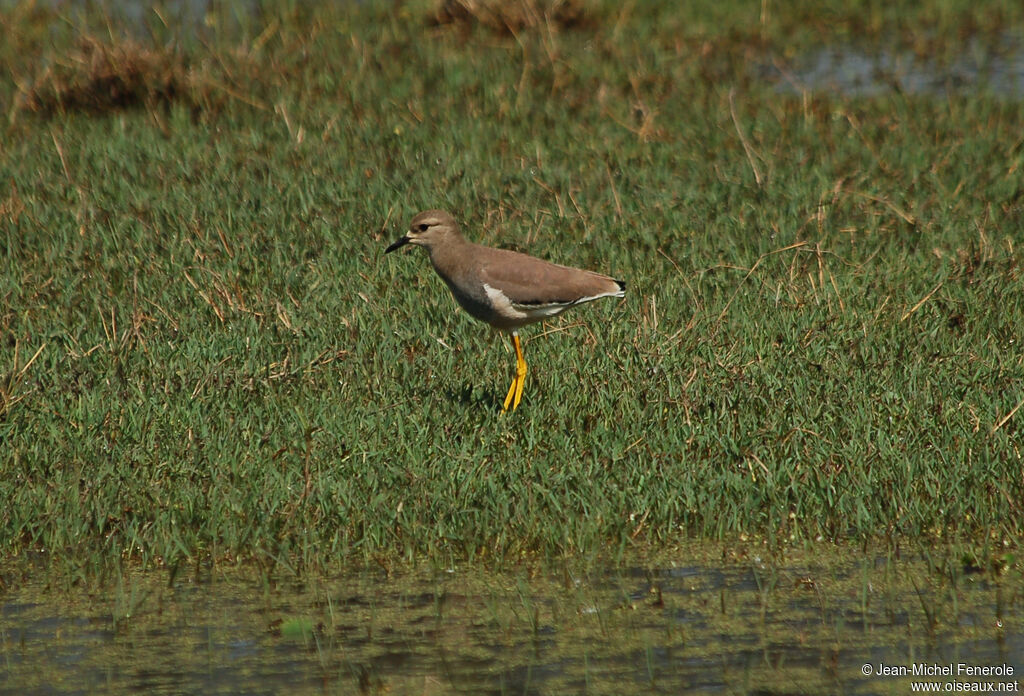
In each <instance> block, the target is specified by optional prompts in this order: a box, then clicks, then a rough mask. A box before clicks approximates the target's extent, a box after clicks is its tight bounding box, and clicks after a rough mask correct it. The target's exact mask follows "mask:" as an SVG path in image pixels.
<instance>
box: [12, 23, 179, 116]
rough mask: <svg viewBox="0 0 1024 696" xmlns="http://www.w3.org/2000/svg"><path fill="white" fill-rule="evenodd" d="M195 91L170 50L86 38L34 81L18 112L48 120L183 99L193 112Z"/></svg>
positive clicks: (130, 41) (126, 42) (128, 42)
mask: <svg viewBox="0 0 1024 696" xmlns="http://www.w3.org/2000/svg"><path fill="white" fill-rule="evenodd" d="M196 87H197V85H196V80H194V78H193V75H192V73H191V71H190V70H189V69H188V67H187V66H186V65H185V62H184V60H183V59H182V58H181V56H179V55H178V54H176V53H175V52H173V51H171V50H166V49H152V48H146V47H144V46H142V45H140V44H139V43H136V42H135V41H132V40H124V41H120V42H116V43H106V42H103V41H100V40H98V39H96V38H94V37H84V38H83V39H82V40H81V41H80V42H79V43H78V45H77V46H75V47H74V48H73V49H71V50H70V51H69V52H68V53H67V54H66V55H63V56H58V57H56V58H55V59H54V60H53V61H52V62H51V63H50V65H48V66H47V67H46V68H45V69H44V70H43V71H42V73H41V74H40V75H38V76H37V77H36V78H35V80H34V81H33V82H32V84H31V86H30V87H29V88H28V89H27V90H26V91H25V92H24V93H23V97H22V100H21V104H20V106H21V109H22V110H26V111H33V112H37V113H41V114H43V115H47V116H50V115H53V114H56V113H65V112H69V111H84V112H88V113H103V112H108V111H113V110H121V109H131V108H136V107H147V108H148V107H153V106H156V105H166V104H169V103H171V102H174V101H177V100H181V99H184V100H187V101H188V102H189V103H190V104H191V105H193V106H196V105H197V99H198V94H197V92H196Z"/></svg>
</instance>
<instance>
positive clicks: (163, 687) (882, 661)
mask: <svg viewBox="0 0 1024 696" xmlns="http://www.w3.org/2000/svg"><path fill="white" fill-rule="evenodd" d="M1022 584H1024V583H1022V582H1021V581H1020V579H1019V578H1018V579H1017V580H1015V581H1013V582H1010V580H1009V579H1008V577H1003V578H1000V579H993V578H991V577H989V578H986V577H984V576H982V575H981V574H957V576H956V577H950V576H949V574H939V573H937V572H936V571H935V570H929V568H928V566H927V565H926V564H925V563H923V562H914V563H911V562H906V561H900V562H894V561H889V560H886V559H872V560H870V561H865V560H857V561H851V562H843V561H839V562H835V561H827V562H800V561H797V562H789V563H787V564H786V565H784V566H769V565H766V564H763V563H761V562H759V561H758V560H756V559H755V560H751V561H746V562H738V563H731V562H730V563H723V564H720V565H714V566H713V565H708V564H702V565H686V564H680V565H678V566H677V567H664V568H661V569H657V570H647V569H639V568H636V569H624V570H610V571H603V572H600V573H590V574H587V575H586V576H575V575H574V574H573V573H572V572H571V571H569V570H560V571H555V572H547V573H541V574H537V573H528V572H526V571H522V572H519V573H512V574H502V575H492V574H483V573H481V572H479V571H461V570H458V569H455V570H450V571H434V572H410V573H398V574H392V575H390V576H389V575H387V574H385V573H383V572H382V571H379V570H378V571H362V572H359V573H353V574H350V575H346V576H343V577H336V578H332V579H326V580H319V581H316V582H310V583H307V584H301V585H298V584H290V585H279V586H276V587H268V586H266V585H261V584H259V583H254V582H239V581H234V580H233V581H225V580H218V579H217V578H216V577H215V578H213V579H212V580H208V581H205V582H178V583H177V584H175V585H174V587H170V588H169V587H167V586H166V576H165V575H163V574H150V575H144V574H140V575H136V576H134V577H133V578H131V579H129V580H125V581H124V582H123V583H121V584H120V585H119V586H118V587H116V588H114V589H112V590H109V591H104V592H102V593H96V594H91V595H90V594H88V593H85V592H82V591H77V590H75V591H72V592H70V593H55V592H53V591H52V590H51V591H43V590H41V589H40V588H38V587H33V586H31V585H28V586H24V587H21V588H17V589H13V590H9V591H8V592H7V593H6V595H5V596H3V597H2V599H0V601H2V611H0V692H2V693H10V694H14V693H18V694H87V693H97V692H104V693H126V692H144V693H267V694H270V693H282V692H288V693H389V694H405V693H410V694H435V693H451V692H453V691H460V692H464V693H473V694H506V693H510V694H546V693H584V692H586V693H600V694H603V693H607V694H620V693H653V694H675V693H680V692H682V691H687V692H698V693H708V694H711V693H714V694H719V693H754V692H756V693H791V692H794V691H799V692H800V693H858V694H859V693H863V694H869V693H890V692H894V693H909V691H910V682H911V681H914V679H912V678H911V677H896V676H878V675H877V674H876V673H877V672H878V671H879V669H880V667H881V668H882V669H885V667H884V666H889V667H892V668H895V669H898V668H900V667H907V668H908V670H909V669H912V665H914V664H925V665H938V666H939V667H945V666H951V668H952V669H953V670H954V675H955V671H956V669H957V665H958V664H960V663H963V664H964V665H966V666H968V667H970V668H990V667H993V666H1001V665H1006V669H1011V670H1013V674H1010V675H998V676H987V677H984V678H978V677H969V676H966V675H961V676H954V677H953V678H952V680H950V679H939V680H938V683H940V688H943V685H944V684H945V683H946V682H947V681H955V682H959V683H961V684H965V683H969V682H972V681H979V680H980V681H982V682H992V683H993V684H998V683H1003V682H1005V684H1006V686H1004V687H999V686H998V685H997V686H996V687H995V688H1007V687H1012V683H1011V682H1014V681H1016V680H1018V679H1019V678H1020V675H1021V674H1022V670H1024V594H1022V592H1024V590H1022ZM865 664H867V665H870V666H871V670H872V674H871V675H869V676H866V675H865V674H864V672H863V670H864V669H865V668H864V665H865ZM933 681H934V679H933ZM945 688H953V687H945Z"/></svg>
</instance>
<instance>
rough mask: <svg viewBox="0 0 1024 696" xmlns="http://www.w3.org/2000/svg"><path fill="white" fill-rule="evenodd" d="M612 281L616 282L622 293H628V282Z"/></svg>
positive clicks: (615, 279)
mask: <svg viewBox="0 0 1024 696" xmlns="http://www.w3.org/2000/svg"><path fill="white" fill-rule="evenodd" d="M612 280H614V281H615V284H616V285H618V286H619V290H621V291H622V292H626V281H624V280H619V279H617V278H612Z"/></svg>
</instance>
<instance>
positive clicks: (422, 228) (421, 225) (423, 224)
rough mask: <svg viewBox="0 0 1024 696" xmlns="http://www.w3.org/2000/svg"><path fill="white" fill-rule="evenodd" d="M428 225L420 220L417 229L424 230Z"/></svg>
mask: <svg viewBox="0 0 1024 696" xmlns="http://www.w3.org/2000/svg"><path fill="white" fill-rule="evenodd" d="M428 227H430V225H428V224H427V223H425V222H421V223H420V225H419V228H418V229H419V231H420V232H426V231H427V228H428Z"/></svg>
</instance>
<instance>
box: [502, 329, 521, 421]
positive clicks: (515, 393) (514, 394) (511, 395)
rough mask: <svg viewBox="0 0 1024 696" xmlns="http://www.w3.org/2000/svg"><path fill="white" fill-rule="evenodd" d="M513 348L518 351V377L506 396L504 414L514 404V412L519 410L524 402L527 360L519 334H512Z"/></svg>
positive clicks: (513, 379) (513, 381)
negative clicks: (520, 403)
mask: <svg viewBox="0 0 1024 696" xmlns="http://www.w3.org/2000/svg"><path fill="white" fill-rule="evenodd" d="M512 346H513V347H514V348H515V349H516V376H515V377H513V378H512V385H511V386H510V387H509V388H508V394H506V395H505V403H504V404H503V405H502V407H501V412H502V413H506V412H507V411H508V405H509V404H512V410H513V411H515V410H516V409H517V408H519V402H520V401H522V400H523V385H524V384H526V360H524V359H523V349H522V347H520V345H519V334H516V333H513V334H512Z"/></svg>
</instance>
